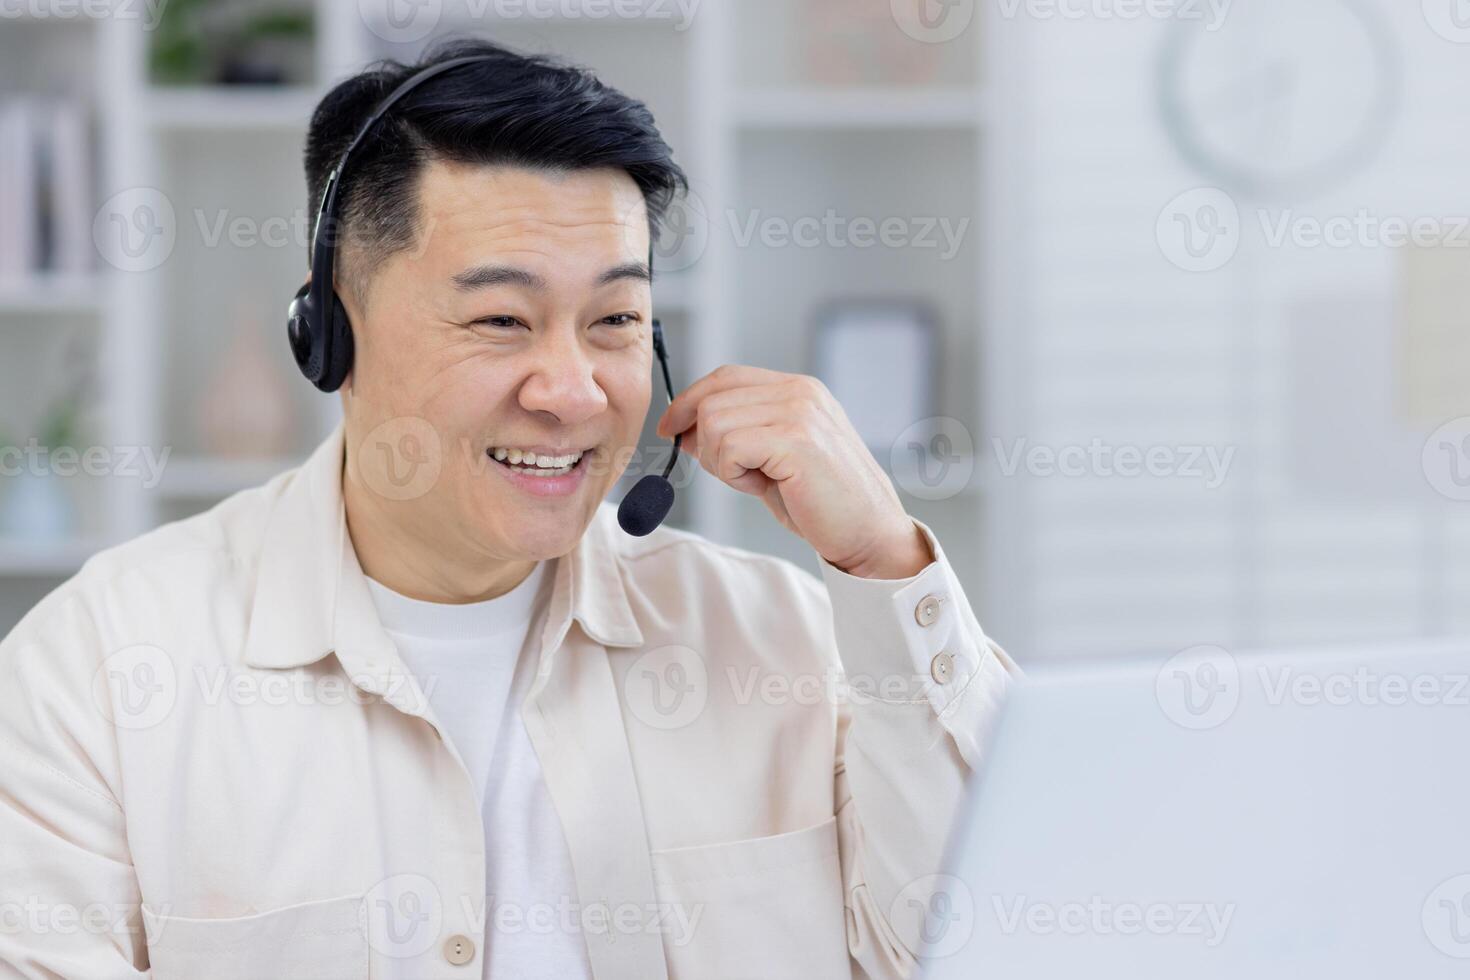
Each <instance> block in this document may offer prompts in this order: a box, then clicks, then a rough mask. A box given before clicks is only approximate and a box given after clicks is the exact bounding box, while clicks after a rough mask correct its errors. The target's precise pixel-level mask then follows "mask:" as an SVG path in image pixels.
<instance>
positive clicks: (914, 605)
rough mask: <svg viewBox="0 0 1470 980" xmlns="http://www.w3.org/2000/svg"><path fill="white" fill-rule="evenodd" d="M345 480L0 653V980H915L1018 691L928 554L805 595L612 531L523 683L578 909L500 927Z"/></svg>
mask: <svg viewBox="0 0 1470 980" xmlns="http://www.w3.org/2000/svg"><path fill="white" fill-rule="evenodd" d="M342 463H343V435H342V430H341V429H340V428H339V429H338V431H337V432H336V433H334V434H333V435H332V436H331V437H330V438H329V439H328V440H327V441H326V442H324V443H323V444H322V445H321V447H320V448H319V449H318V450H317V451H316V452H315V453H314V454H313V456H312V458H311V459H310V460H309V461H308V462H307V463H306V464H305V465H303V466H302V467H301V468H299V469H297V470H293V471H290V472H287V473H284V474H282V475H281V476H279V477H277V478H276V479H274V480H272V481H271V482H270V483H268V484H267V485H265V486H263V487H258V488H255V489H252V490H248V491H245V492H243V493H240V494H237V495H235V496H234V497H231V498H230V499H228V500H226V501H225V502H223V503H222V504H220V505H219V506H218V507H216V508H214V509H213V510H211V511H209V512H207V513H205V514H202V515H199V516H197V517H194V518H191V519H189V520H185V521H182V522H178V523H174V524H170V525H168V526H165V527H162V528H160V529H158V530H156V531H153V532H151V533H149V534H146V535H144V536H142V537H140V538H138V539H136V540H134V541H131V542H129V543H126V544H124V545H122V546H120V547H117V548H113V549H110V550H108V551H105V552H103V553H101V554H99V555H97V556H96V557H94V558H93V559H91V560H90V561H89V562H87V564H86V566H85V567H84V568H83V569H82V570H81V571H80V572H79V573H78V574H77V575H76V576H75V577H74V578H72V579H71V580H70V581H68V582H67V583H65V584H64V585H62V586H61V587H60V588H59V589H57V590H56V591H55V592H53V593H52V594H51V595H49V596H48V597H47V598H46V599H44V600H43V601H42V602H41V603H40V604H38V605H37V606H36V608H35V609H33V610H32V611H31V612H30V614H29V615H27V616H26V618H25V619H24V620H23V621H22V622H21V624H20V625H19V626H18V627H17V628H16V629H15V630H14V631H13V632H12V633H11V634H10V635H9V636H8V637H7V638H6V639H5V640H4V642H3V643H0V975H12V974H15V973H18V974H19V975H21V976H26V977H56V976H61V977H67V978H73V980H90V978H97V980H101V978H121V977H135V976H147V975H151V976H153V977H158V978H174V977H177V978H189V980H198V978H212V980H228V978H247V977H248V978H253V980H258V978H271V980H287V978H295V977H318V978H323V977H331V978H343V980H347V978H353V980H356V978H367V977H383V976H400V977H402V976H412V977H426V978H430V977H432V978H438V977H445V978H477V977H479V975H480V972H481V968H482V963H483V951H484V949H485V944H486V943H493V942H495V936H496V933H497V931H498V930H502V929H512V928H525V929H529V928H543V929H545V928H558V929H561V928H566V929H576V930H579V931H580V932H581V934H582V935H583V936H584V938H585V941H586V943H587V949H588V956H589V960H590V963H591V966H592V970H593V973H594V975H595V976H596V977H597V978H599V980H650V978H658V977H675V978H686V980H711V978H724V977H729V978H736V977H739V978H760V980H772V978H778V977H790V978H799V980H817V978H826V977H848V976H850V975H857V976H863V975H867V976H870V977H875V978H876V977H897V976H902V975H904V974H906V973H907V972H909V971H910V970H911V969H912V967H913V966H914V964H915V962H916V958H917V957H921V956H923V955H924V953H925V950H926V947H925V946H924V943H925V942H926V941H928V942H932V941H933V939H934V926H935V923H933V922H930V921H928V919H929V917H930V915H931V913H932V912H934V911H935V910H936V908H937V906H938V905H940V904H942V903H936V901H935V899H936V897H947V896H939V895H937V892H938V890H940V886H939V885H938V884H936V883H939V882H942V881H943V880H944V879H942V878H939V877H936V875H937V874H938V873H939V872H940V871H941V856H942V851H943V847H944V843H945V838H946V833H947V830H948V827H949V824H950V821H951V819H952V818H953V816H954V814H955V812H956V809H957V807H958V805H959V802H960V799H961V794H962V785H963V782H964V780H965V777H966V775H967V773H968V772H969V771H970V770H971V769H972V768H973V767H974V766H975V765H976V763H977V761H978V759H979V758H980V756H981V750H982V743H983V738H984V736H983V732H984V728H985V723H986V721H987V719H988V718H989V717H990V716H991V715H992V714H993V713H994V712H995V710H996V708H997V706H998V705H999V703H1000V701H1001V699H1002V696H1003V694H1004V691H1005V689H1006V685H1007V683H1008V680H1009V676H1010V675H1011V674H1012V673H1013V672H1014V670H1015V668H1014V665H1013V664H1012V663H1011V661H1010V660H1009V659H1008V658H1007V656H1006V655H1005V653H1004V652H1003V651H1002V650H1001V649H1000V648H999V647H997V646H996V645H994V644H993V643H991V642H990V641H989V640H988V639H987V638H986V636H985V634H984V633H983V631H982V630H981V628H980V626H979V624H978V622H977V621H976V619H975V616H974V614H973V613H972V611H971V609H970V606H969V604H968V603H967V602H966V599H965V596H964V594H963V592H962V591H961V589H960V587H959V584H958V582H957V581H956V580H955V577H954V573H953V572H952V570H951V569H950V567H949V565H948V564H947V563H946V561H945V559H944V555H943V552H942V550H941V549H940V547H939V544H938V543H937V542H936V541H935V540H934V539H933V536H932V534H929V531H928V529H927V528H923V530H924V533H925V534H926V535H928V536H929V543H930V546H931V547H932V548H933V551H934V554H935V555H936V556H937V559H936V561H935V562H934V563H933V564H931V565H930V566H929V567H928V568H926V569H925V570H924V571H923V572H921V573H920V574H919V575H917V576H915V577H914V578H912V579H908V580H903V581H869V580H861V579H857V578H854V577H851V576H849V575H846V574H844V573H843V572H841V571H839V570H837V569H836V568H833V567H831V566H827V565H824V566H823V568H822V574H823V578H824V579H825V588H824V587H823V584H824V583H823V582H822V581H819V580H817V579H816V578H814V577H812V576H810V575H808V574H806V573H805V572H803V571H801V570H799V569H797V568H795V567H794V566H792V565H790V564H789V563H786V562H782V561H780V560H777V559H773V558H770V557H765V556H761V555H757V554H752V553H748V552H745V551H741V550H738V549H734V548H727V547H721V546H717V545H715V544H712V543H710V542H708V541H705V540H703V539H701V538H699V537H697V536H694V535H691V534H688V533H684V532H681V531H676V530H670V529H661V530H659V531H656V532H654V533H653V534H651V535H649V536H648V537H646V538H631V537H628V536H627V535H625V534H623V533H622V532H621V531H620V530H619V529H618V528H617V525H616V522H615V520H614V517H613V514H612V512H611V508H610V506H608V505H604V506H603V508H602V509H601V511H600V512H599V514H598V516H597V519H596V520H595V521H594V523H593V524H592V526H591V527H590V528H589V529H588V531H587V533H586V534H585V535H584V536H583V538H582V540H581V542H580V543H579V545H578V546H577V548H576V549H575V550H574V551H573V552H571V553H570V554H568V555H567V556H565V557H564V558H562V559H559V560H558V561H557V562H556V566H555V569H554V579H553V585H552V587H551V588H550V590H549V593H548V595H549V597H548V598H547V599H546V601H544V602H543V603H541V605H540V608H539V610H538V612H537V615H536V619H535V621H534V622H533V624H532V628H531V631H530V634H529V636H528V638H527V640H526V645H525V648H524V649H523V651H522V657H523V658H528V659H527V660H526V663H527V664H531V663H534V665H535V669H534V674H533V675H532V680H531V681H530V683H529V686H528V687H527V688H526V693H525V696H524V699H523V701H522V703H521V705H520V713H521V717H522V719H523V720H524V723H525V725H526V727H527V730H528V731H529V733H530V736H531V739H532V742H533V744H534V746H535V750H536V753H537V756H538V758H539V760H540V763H541V766H542V769H543V771H544V774H545V779H546V784H547V788H548V790H549V792H550V795H551V798H552V800H553V802H554V804H555V807H556V812H557V814H558V815H559V818H560V822H561V825H562V830H563V832H564V834H565V836H566V841H567V846H568V850H569V853H570V856H571V859H572V865H573V870H574V874H575V878H576V894H575V895H569V896H566V901H565V902H564V903H562V905H561V907H559V908H557V909H514V908H512V909H505V908H501V907H497V906H495V905H494V904H493V903H487V901H486V897H485V854H484V837H483V828H482V824H481V815H480V809H479V806H478V804H477V801H476V799H475V792H474V789H473V787H472V785H471V782H470V779H469V777H468V775H467V773H466V771H465V768H464V766H463V764H462V763H461V761H460V759H459V757H458V756H457V754H456V753H455V752H454V750H453V749H452V747H451V746H450V745H449V744H448V743H446V742H445V740H444V739H443V738H442V736H441V734H440V732H439V730H438V726H437V725H436V723H435V719H434V717H433V713H432V711H431V709H430V707H429V704H428V701H427V699H426V698H425V696H424V692H423V689H422V688H421V687H420V683H419V680H417V679H415V678H414V677H412V676H410V675H409V673H408V672H407V671H406V669H405V667H404V665H403V663H402V661H401V660H400V659H399V656H398V653H397V651H396V650H395V648H394V646H393V643H392V642H391V640H390V639H389V638H388V636H387V635H386V634H385V633H384V631H383V629H382V627H381V625H380V624H379V622H378V619H377V615H376V612H375V611H374V607H373V604H372V601H371V598H370V596H369V593H368V589H367V585H366V579H365V578H364V576H363V572H362V570H361V568H360V567H359V565H358V562H357V558H356V555H355V553H354V551H353V548H352V542H351V538H350V536H349V535H348V533H347V525H346V519H345V513H344V509H343V504H342ZM921 527H922V525H921ZM487 905H488V906H489V907H488V912H487ZM938 911H940V912H942V911H943V910H942V909H938ZM940 925H942V923H940ZM949 945H951V946H952V944H949Z"/></svg>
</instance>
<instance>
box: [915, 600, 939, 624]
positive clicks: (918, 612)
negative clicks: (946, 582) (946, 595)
mask: <svg viewBox="0 0 1470 980" xmlns="http://www.w3.org/2000/svg"><path fill="white" fill-rule="evenodd" d="M942 601H943V600H941V599H940V598H939V596H937V595H926V596H925V597H924V598H922V599H920V600H919V604H918V605H917V606H916V607H914V619H915V620H916V621H917V622H918V624H919V625H920V626H933V625H934V624H935V623H936V622H938V621H939V603H940V602H942Z"/></svg>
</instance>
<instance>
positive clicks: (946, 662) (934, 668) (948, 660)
mask: <svg viewBox="0 0 1470 980" xmlns="http://www.w3.org/2000/svg"><path fill="white" fill-rule="evenodd" d="M929 676H930V677H933V678H934V682H935V683H936V684H948V683H949V682H950V681H952V680H954V657H951V656H950V655H949V654H947V653H941V654H938V655H936V656H935V658H934V659H933V660H931V661H929Z"/></svg>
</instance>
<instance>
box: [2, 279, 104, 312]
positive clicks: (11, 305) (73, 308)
mask: <svg viewBox="0 0 1470 980" xmlns="http://www.w3.org/2000/svg"><path fill="white" fill-rule="evenodd" d="M101 309H102V290H101V285H100V282H99V281H98V280H97V279H96V278H94V277H89V276H61V275H55V276H53V275H45V274H42V275H36V276H30V277H27V278H24V279H0V316H9V315H17V314H19V315H25V316H34V315H37V314H60V315H86V316H91V315H95V314H97V313H99V312H100V311H101Z"/></svg>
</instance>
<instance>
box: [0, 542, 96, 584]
mask: <svg viewBox="0 0 1470 980" xmlns="http://www.w3.org/2000/svg"><path fill="white" fill-rule="evenodd" d="M105 547H107V542H106V541H103V540H101V539H99V538H69V539H66V540H61V541H55V542H32V541H10V540H6V539H5V538H0V577H9V578H68V577H70V576H71V575H73V574H75V573H76V571H77V569H79V568H81V567H82V563H83V562H85V561H86V560H87V559H88V558H90V557H92V556H93V555H95V554H96V553H97V552H99V551H101V550H102V549H103V548H105Z"/></svg>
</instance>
